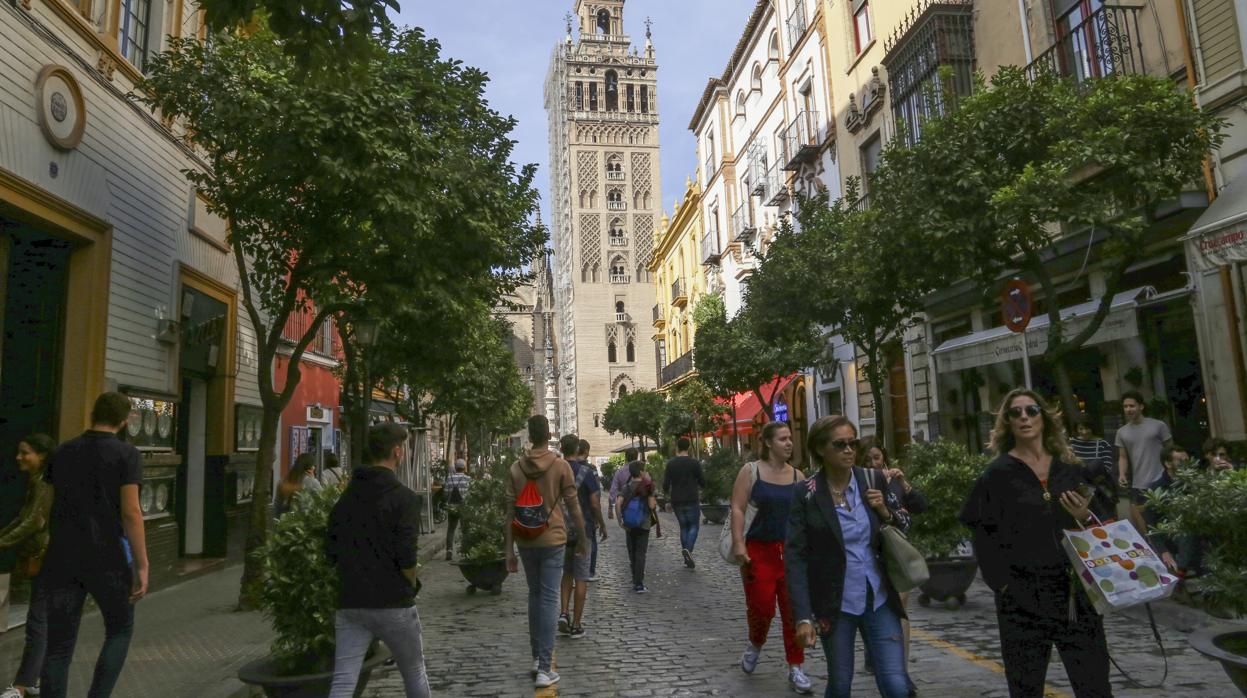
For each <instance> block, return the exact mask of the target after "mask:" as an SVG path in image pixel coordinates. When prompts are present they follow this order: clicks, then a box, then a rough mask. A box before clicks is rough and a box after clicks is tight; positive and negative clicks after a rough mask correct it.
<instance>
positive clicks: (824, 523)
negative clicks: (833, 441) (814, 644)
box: [784, 468, 909, 635]
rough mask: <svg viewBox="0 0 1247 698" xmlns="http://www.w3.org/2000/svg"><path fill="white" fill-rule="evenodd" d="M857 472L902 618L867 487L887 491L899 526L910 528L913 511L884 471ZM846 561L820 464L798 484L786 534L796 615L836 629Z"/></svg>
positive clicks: (873, 542) (873, 541)
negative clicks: (904, 506) (903, 505)
mask: <svg viewBox="0 0 1247 698" xmlns="http://www.w3.org/2000/svg"><path fill="white" fill-rule="evenodd" d="M853 476H854V477H856V478H857V489H858V492H859V494H860V496H861V500H862V501H861V502H860V503H859V504H858V506H864V507H866V511H868V512H869V513H870V547H871V549H872V550H873V551H874V553H875V559H876V560H877V561H878V563H879V571H880V572H881V573H882V574H881V576H882V578H883V586H884V588H885V589H887V593H888V598H887V602H886V603H887V605H888V607H889V608H891V609H892V612H893V613H895V614H896V616H897V617H898V618H904V617H906V616H905V609H904V608H902V607H901V603H900V598H899V597H898V596H897V595H896V591H895V590H894V589H892V583H891V582H890V581H888V575H887V569H886V567H885V565H884V563H883V539H882V538H880V536H879V526H880V521H879V515H878V514H876V513H875V511H874V509H871V508H870V505H868V504H867V503H866V490H868V489H872V488H873V489H880V490H883V491H884V492H885V493H886V494H885V497H884V501H885V502H887V505H888V509H890V510H891V511H892V516H893V517H894V522H895V524H896V526H897V527H898V528H900V529H902V530H904V529H906V528H908V526H909V517H908V516H907V515H906V514H905V513H904V511H902V508H901V504H900V502H899V501H897V499H896V497H895V495H893V494H892V493H891V492H888V490H887V487H886V485H884V484H883V473H880V472H878V471H869V470H863V469H861V468H854V469H853ZM846 566H847V562H846V560H845V553H844V533H843V532H842V531H841V529H840V518H839V516H838V515H837V513H836V505H835V502H834V501H832V498H831V489H830V488H829V487H828V486H827V479H826V478H825V477H824V476H823V473H822V471H821V470H820V471H819V472H817V473H815V474H814V476H813V477H810V478H808V479H806V480H805V481H804V482H803V483H802V484H800V485H798V486H797V494H796V498H795V499H793V502H792V508H791V509H789V512H788V539H787V543H786V544H785V546H784V576H785V577H786V578H787V581H788V596H789V598H790V599H791V600H792V611H793V616H794V617H795V618H796V619H797V620H798V621H800V620H810V621H813V622H814V628H815V630H817V631H818V633H819V634H820V635H826V634H827V633H830V632H831V631H832V630H834V629H835V626H836V620H837V619H838V618H839V617H840V602H841V599H842V597H843V596H844V574H845V567H846Z"/></svg>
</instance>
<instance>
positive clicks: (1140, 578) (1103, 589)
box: [1061, 519, 1178, 615]
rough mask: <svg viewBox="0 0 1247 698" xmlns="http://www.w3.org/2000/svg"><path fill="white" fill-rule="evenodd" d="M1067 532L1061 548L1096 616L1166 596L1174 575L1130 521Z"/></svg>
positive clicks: (1168, 593)
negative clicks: (1093, 607)
mask: <svg viewBox="0 0 1247 698" xmlns="http://www.w3.org/2000/svg"><path fill="white" fill-rule="evenodd" d="M1096 523H1097V525H1096V526H1090V527H1088V528H1084V529H1082V530H1078V531H1070V530H1067V531H1065V539H1064V540H1062V541H1061V547H1062V548H1064V549H1065V554H1066V555H1068V556H1069V559H1070V561H1072V562H1073V563H1074V570H1075V572H1076V574H1077V575H1078V579H1079V580H1080V581H1081V582H1082V585H1083V588H1084V589H1086V591H1087V595H1088V596H1089V597H1091V601H1092V603H1093V604H1095V610H1096V611H1098V612H1099V613H1100V615H1105V614H1108V613H1112V612H1113V611H1120V610H1122V609H1124V608H1130V607H1131V606H1137V605H1139V604H1143V603H1148V602H1149V601H1156V600H1159V599H1164V598H1168V597H1169V595H1170V594H1172V593H1173V590H1174V588H1175V587H1177V585H1178V578H1177V577H1175V576H1174V575H1173V574H1171V573H1170V572H1169V570H1167V569H1165V564H1164V563H1163V562H1161V560H1160V557H1158V556H1157V555H1156V551H1154V550H1152V546H1150V545H1148V542H1147V539H1145V538H1144V537H1143V536H1142V535H1140V534H1139V532H1138V531H1137V530H1136V529H1135V527H1134V526H1132V525H1131V524H1130V522H1128V521H1110V522H1109V523H1106V524H1103V523H1100V522H1099V520H1098V519H1097V520H1096Z"/></svg>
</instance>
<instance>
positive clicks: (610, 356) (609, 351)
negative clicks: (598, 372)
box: [606, 339, 619, 364]
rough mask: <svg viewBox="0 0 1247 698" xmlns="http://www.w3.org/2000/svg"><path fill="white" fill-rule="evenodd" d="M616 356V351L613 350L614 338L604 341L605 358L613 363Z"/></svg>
mask: <svg viewBox="0 0 1247 698" xmlns="http://www.w3.org/2000/svg"><path fill="white" fill-rule="evenodd" d="M618 358H619V356H618V352H616V351H615V340H613V339H612V340H611V341H609V342H607V343H606V360H607V361H608V362H610V363H612V364H613V363H615V361H616V359H618Z"/></svg>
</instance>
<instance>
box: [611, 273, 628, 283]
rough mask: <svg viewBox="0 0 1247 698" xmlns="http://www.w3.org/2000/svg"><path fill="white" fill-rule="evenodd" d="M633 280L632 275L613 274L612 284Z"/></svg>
mask: <svg viewBox="0 0 1247 698" xmlns="http://www.w3.org/2000/svg"><path fill="white" fill-rule="evenodd" d="M631 281H632V277H631V276H629V275H627V274H611V283H612V284H626V283H631Z"/></svg>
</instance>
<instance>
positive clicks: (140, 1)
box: [117, 0, 152, 70]
mask: <svg viewBox="0 0 1247 698" xmlns="http://www.w3.org/2000/svg"><path fill="white" fill-rule="evenodd" d="M151 15H152V3H151V0H121V22H120V26H119V31H118V35H117V43H118V44H120V48H121V55H123V56H125V57H126V60H128V61H130V63H131V64H132V65H133V66H134V67H135V68H138V69H139V70H143V67H144V65H145V64H146V63H147V33H148V32H147V25H148V23H149V22H150V21H151Z"/></svg>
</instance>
